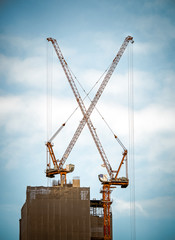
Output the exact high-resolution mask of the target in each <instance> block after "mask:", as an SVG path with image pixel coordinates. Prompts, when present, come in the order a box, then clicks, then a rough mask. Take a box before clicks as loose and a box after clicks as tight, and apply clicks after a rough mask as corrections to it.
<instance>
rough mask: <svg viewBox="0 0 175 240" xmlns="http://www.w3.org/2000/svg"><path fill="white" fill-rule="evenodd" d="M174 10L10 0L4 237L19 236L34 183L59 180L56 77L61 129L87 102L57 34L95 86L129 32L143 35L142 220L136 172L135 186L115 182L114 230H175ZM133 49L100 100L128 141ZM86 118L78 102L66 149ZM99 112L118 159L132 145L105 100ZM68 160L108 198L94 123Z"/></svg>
mask: <svg viewBox="0 0 175 240" xmlns="http://www.w3.org/2000/svg"><path fill="white" fill-rule="evenodd" d="M174 16H175V3H174V1H173V0H152V1H149V0H147V1H144V0H142V1H137V0H135V1H129V0H126V1H121V0H118V1H117V0H108V1H107V0H89V1H84V0H81V1H80V0H74V1H68V0H64V1H62V0H57V1H56V0H52V1H45V0H43V1H39V0H35V1H34V0H29V1H24V0H23V1H22V0H6V1H3V0H2V1H0V130H1V138H0V163H1V167H0V186H1V195H0V213H1V214H0V236H1V239H3V240H6V239H9V240H11V239H19V238H18V235H19V230H18V229H19V223H18V222H19V218H20V210H21V207H22V205H23V204H24V202H25V199H26V187H27V186H49V184H50V182H49V181H48V180H47V179H46V177H45V168H46V150H45V142H46V140H47V120H46V116H47V114H46V113H47V101H46V99H47V98H46V92H47V84H46V83H47V80H48V79H49V80H50V81H51V80H52V87H53V91H52V96H53V97H52V121H50V126H51V125H52V127H50V129H51V130H50V131H51V132H52V133H54V132H55V131H56V130H57V129H58V127H60V126H61V124H62V123H64V122H65V121H66V120H67V118H68V117H69V116H70V114H71V113H72V111H73V110H74V109H75V108H76V106H77V104H76V101H75V98H74V96H73V93H72V91H71V89H70V86H69V84H68V82H67V79H66V78H65V76H64V73H63V71H62V69H61V66H60V64H59V62H58V61H57V58H56V56H55V52H54V51H53V47H52V46H51V44H48V43H47V41H46V38H47V37H53V38H56V39H57V41H58V43H59V45H60V48H61V50H62V52H63V54H64V56H65V58H66V60H67V62H68V63H69V66H70V67H71V69H72V71H73V73H74V74H75V76H76V77H77V79H78V80H79V81H80V82H81V84H82V85H83V87H84V89H85V90H86V91H87V92H88V91H89V90H90V89H91V87H92V86H93V85H94V84H95V83H96V81H97V80H98V79H99V78H100V76H101V75H102V74H103V72H104V71H105V70H106V68H107V67H108V66H109V65H110V63H111V62H112V60H113V58H114V57H115V54H116V53H117V51H118V50H119V48H120V46H121V44H122V42H123V40H124V38H125V37H126V36H128V35H131V36H133V38H134V41H135V43H134V45H133V59H134V74H133V75H134V106H135V107H134V108H135V111H134V118H135V126H134V136H135V144H134V149H135V156H134V159H135V160H134V163H135V168H133V165H134V164H133V162H130V163H129V164H130V167H129V177H130V179H132V180H133V179H134V177H133V174H134V173H135V216H136V218H135V219H136V220H135V224H134V217H133V216H132V215H131V214H130V213H133V211H131V210H130V208H131V206H133V205H134V204H133V203H132V200H133V194H134V183H133V182H131V185H130V186H129V187H128V188H127V189H120V188H117V189H115V190H114V191H113V192H112V199H113V204H112V208H113V236H114V239H122V240H128V239H134V236H135V234H134V231H136V237H137V239H142V240H147V239H150V240H155V239H159V240H163V239H167V240H173V239H175V228H174V225H175V174H174V169H175V162H174V158H175V151H174V143H175V134H174V133H175V124H174V117H175V112H174V105H175V104H174V103H175V97H174V90H175V83H174V79H175V69H174V64H175V55H174V52H175V43H174V41H175V26H174V21H175V17H174ZM128 49H129V48H128ZM128 49H127V50H126V52H125V53H124V55H123V57H122V59H121V61H120V63H119V64H118V66H117V68H116V70H115V73H114V74H113V76H112V78H111V79H110V82H109V83H108V85H107V87H106V89H105V91H104V93H103V95H102V97H101V98H100V100H99V102H98V104H97V108H98V110H99V111H100V112H101V114H102V115H103V117H104V118H105V120H106V121H107V123H108V124H109V126H110V127H111V128H112V130H113V131H114V132H115V133H116V134H117V135H118V136H119V137H120V139H121V141H122V142H123V143H124V145H125V146H126V148H127V149H129V129H128V125H129V124H128V106H127V102H128V54H129V51H128ZM47 69H48V70H47ZM47 76H48V77H47ZM98 86H99V85H97V86H96V87H95V89H94V91H92V92H91V95H90V97H91V98H93V96H94V94H95V92H96V91H97V89H98ZM80 92H81V94H82V96H84V93H83V91H82V90H81V89H80ZM86 104H87V106H88V105H89V101H88V100H87V101H86ZM81 118H82V114H81V112H80V110H77V111H76V113H75V114H74V115H73V117H72V118H71V119H70V120H69V121H68V123H67V124H66V126H65V128H64V129H63V130H62V131H61V133H60V134H59V135H58V136H57V139H55V142H54V143H55V146H54V150H55V154H56V156H57V158H61V157H62V154H63V153H64V150H65V149H66V147H67V145H68V143H69V141H70V140H71V137H72V135H73V133H74V131H75V129H76V127H77V126H78V123H79V121H80V120H81ZM91 119H92V121H93V123H94V125H95V127H96V129H97V133H98V135H99V137H100V139H101V142H102V144H103V146H104V149H105V151H106V154H107V156H108V157H109V161H110V162H111V165H112V166H113V167H114V168H117V166H118V164H119V161H120V159H121V157H122V155H121V153H122V149H121V148H120V146H118V144H117V142H116V141H115V139H114V138H113V136H112V134H111V133H110V131H109V129H108V128H107V126H106V124H105V123H104V121H103V120H102V119H101V117H100V116H99V114H98V113H97V112H96V111H95V110H94V112H93V113H92V116H91ZM129 160H130V159H129ZM67 163H73V164H75V171H74V173H72V174H70V176H69V177H68V178H69V179H70V180H71V179H72V177H73V176H80V180H81V186H87V187H90V188H91V198H98V199H99V198H101V195H100V193H99V191H100V187H101V186H100V183H99V181H98V177H97V176H98V174H99V173H106V172H105V169H104V168H102V167H101V164H102V161H101V158H100V156H99V154H98V152H97V149H96V146H95V144H94V142H93V140H92V137H91V135H90V133H89V131H88V128H87V127H85V129H84V130H83V132H82V134H81V136H80V138H79V140H78V141H77V143H76V145H75V147H74V149H73V151H72V152H71V154H70V156H69V158H68V160H67ZM134 229H135V230H134Z"/></svg>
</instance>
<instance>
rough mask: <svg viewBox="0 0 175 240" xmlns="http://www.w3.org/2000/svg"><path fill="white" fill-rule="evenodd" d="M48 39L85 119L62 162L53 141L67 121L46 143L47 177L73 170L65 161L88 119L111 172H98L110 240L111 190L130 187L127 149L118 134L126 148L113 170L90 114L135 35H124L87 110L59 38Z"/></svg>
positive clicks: (101, 154) (106, 228) (101, 153)
mask: <svg viewBox="0 0 175 240" xmlns="http://www.w3.org/2000/svg"><path fill="white" fill-rule="evenodd" d="M47 40H48V41H50V42H51V43H52V44H53V47H54V49H55V51H56V54H57V56H58V59H59V60H60V63H61V65H62V67H63V70H64V72H65V75H66V77H67V80H68V82H69V84H70V86H71V89H72V91H73V93H74V96H75V98H76V100H77V103H78V105H79V107H80V109H81V112H82V114H83V119H82V120H81V122H80V124H79V126H78V128H77V130H76V132H75V134H74V135H73V138H72V140H71V142H70V144H69V145H68V147H67V149H66V151H65V153H64V155H63V157H62V159H61V160H60V161H59V164H58V161H57V160H56V158H55V154H54V151H53V148H52V147H53V145H52V140H53V138H54V137H55V136H56V135H57V134H58V133H59V131H60V130H61V129H62V128H63V126H64V124H63V125H62V126H61V127H60V128H59V129H58V130H57V132H56V133H55V134H54V136H53V137H52V138H51V139H50V140H49V141H48V142H47V143H46V146H47V148H48V151H49V153H50V156H51V159H52V162H53V165H54V169H51V168H50V166H48V168H47V170H46V176H47V177H54V175H55V174H60V175H61V178H62V176H63V175H64V176H66V174H67V173H68V172H70V171H72V168H71V170H70V169H64V168H63V165H64V163H65V161H66V159H67V157H68V156H69V154H70V152H71V150H72V148H73V146H74V145H75V143H76V141H77V139H78V137H79V136H80V134H81V131H82V130H83V128H84V126H85V124H86V123H87V125H88V128H89V130H90V133H91V135H92V137H93V139H94V142H95V144H96V146H97V149H98V151H99V153H100V156H101V158H102V160H103V163H104V166H105V167H106V169H107V172H108V174H109V177H110V178H109V180H108V179H107V178H106V177H105V176H104V175H99V179H100V181H101V182H102V184H103V190H102V193H103V208H104V239H105V240H108V239H111V233H110V205H111V200H110V193H111V187H112V186H113V185H121V187H123V188H124V187H127V186H128V184H129V180H128V174H127V150H126V148H125V147H124V145H123V144H122V143H121V141H120V140H119V138H118V137H117V136H116V135H115V138H116V139H117V141H118V143H119V144H120V145H121V147H122V148H123V150H124V152H123V157H122V160H121V162H120V165H119V167H118V169H117V170H116V171H114V170H112V167H111V165H110V163H109V160H108V158H107V156H106V154H105V151H104V149H103V147H102V144H101V142H100V140H99V138H98V135H97V133H96V130H95V128H94V126H93V124H92V122H91V120H90V115H91V113H92V111H93V109H94V108H95V105H96V104H97V101H98V100H99V98H100V96H101V95H102V93H103V90H104V88H105V86H106V85H107V83H108V81H109V79H110V77H111V75H112V73H113V72H114V70H115V68H116V66H117V64H118V62H119V60H120V58H121V56H122V55H123V53H124V51H125V49H126V47H127V45H128V43H129V42H131V43H133V42H134V41H133V38H132V37H131V36H128V37H126V38H125V40H124V42H123V44H122V46H121V47H120V49H119V51H118V53H117V55H116V57H115V58H114V60H113V62H112V64H111V66H110V68H109V70H108V71H107V73H106V75H105V77H104V80H103V81H102V83H101V85H100V87H99V89H98V91H97V93H96V95H95V97H94V99H93V100H92V101H91V104H90V106H89V108H88V110H86V107H85V105H84V102H83V100H82V98H81V96H80V94H79V91H78V89H77V87H76V84H75V82H74V79H73V77H72V74H71V72H70V69H69V67H68V64H67V62H66V61H65V59H64V57H63V55H62V52H61V50H60V48H59V46H58V43H57V41H56V39H53V38H47ZM124 160H125V161H126V177H123V178H118V174H119V171H120V169H121V166H122V164H123V163H124ZM65 181H66V177H65Z"/></svg>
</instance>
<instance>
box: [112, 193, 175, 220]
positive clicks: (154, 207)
mask: <svg viewBox="0 0 175 240" xmlns="http://www.w3.org/2000/svg"><path fill="white" fill-rule="evenodd" d="M113 210H114V211H116V212H117V214H116V216H119V215H120V216H129V215H130V214H133V213H134V211H135V215H136V219H137V217H140V216H142V217H144V218H152V219H165V218H173V217H174V214H175V202H174V198H173V197H170V196H165V197H157V198H153V199H147V200H142V201H136V202H135V203H134V202H128V201H125V200H122V199H114V201H113Z"/></svg>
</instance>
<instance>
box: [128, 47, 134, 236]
mask: <svg viewBox="0 0 175 240" xmlns="http://www.w3.org/2000/svg"><path fill="white" fill-rule="evenodd" d="M128 118H129V119H128V120H129V121H128V122H129V162H130V224H131V240H135V239H136V226H135V162H134V88H133V46H131V47H130V48H128Z"/></svg>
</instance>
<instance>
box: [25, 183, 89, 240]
mask: <svg viewBox="0 0 175 240" xmlns="http://www.w3.org/2000/svg"><path fill="white" fill-rule="evenodd" d="M89 213H90V189H89V188H78V187H67V186H64V187H27V199H26V203H25V204H24V206H23V208H22V210H21V224H20V225H21V231H20V232H21V240H40V239H42V240H57V239H60V240H74V239H75V240H90V214H89Z"/></svg>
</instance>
